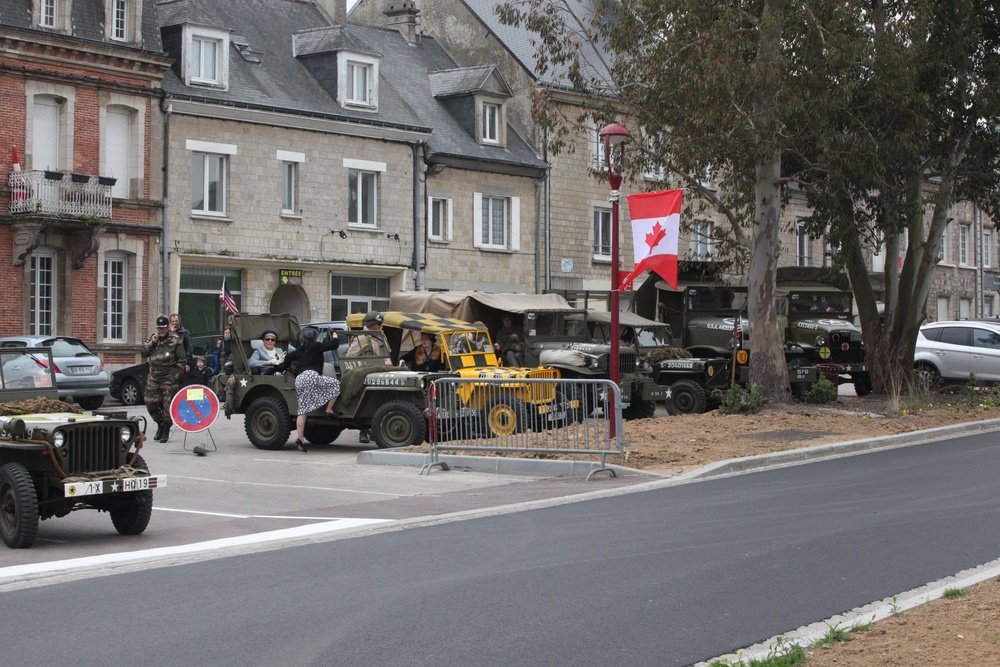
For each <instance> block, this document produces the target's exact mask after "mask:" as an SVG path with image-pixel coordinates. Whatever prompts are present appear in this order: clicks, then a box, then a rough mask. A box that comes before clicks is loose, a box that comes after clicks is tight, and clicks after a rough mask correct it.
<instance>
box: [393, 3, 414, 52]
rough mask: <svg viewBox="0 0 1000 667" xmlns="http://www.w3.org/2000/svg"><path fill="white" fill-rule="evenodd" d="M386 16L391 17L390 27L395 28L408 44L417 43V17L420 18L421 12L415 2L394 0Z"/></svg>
mask: <svg viewBox="0 0 1000 667" xmlns="http://www.w3.org/2000/svg"><path fill="white" fill-rule="evenodd" d="M385 15H386V16H388V17H389V27H393V26H395V27H396V29H397V30H399V32H400V33H401V34H402V35H403V37H405V38H406V41H407V42H409V43H410V44H413V43H414V42H416V41H417V17H418V16H420V10H419V9H417V3H416V2H415V1H414V0H393V1H392V2H390V3H389V8H388V9H386V10H385Z"/></svg>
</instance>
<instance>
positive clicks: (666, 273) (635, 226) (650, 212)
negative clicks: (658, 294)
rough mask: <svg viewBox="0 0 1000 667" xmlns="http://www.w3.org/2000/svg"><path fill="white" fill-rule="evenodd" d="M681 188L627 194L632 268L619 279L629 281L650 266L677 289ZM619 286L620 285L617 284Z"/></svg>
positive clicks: (651, 269)
mask: <svg viewBox="0 0 1000 667" xmlns="http://www.w3.org/2000/svg"><path fill="white" fill-rule="evenodd" d="M681 195H682V191H681V190H661V191H660V192H644V193H642V194H637V195H629V198H628V210H629V216H630V217H631V218H632V248H633V251H634V252H635V268H634V269H632V272H631V273H630V274H628V276H626V278H625V279H624V280H622V281H621V284H622V285H625V284H628V283H629V282H631V281H632V280H633V279H635V277H636V276H638V275H639V274H640V273H642V272H643V271H645V270H646V269H649V270H650V271H652V272H653V273H655V274H656V275H658V276H660V277H661V278H663V280H665V281H666V282H667V284H668V285H670V286H671V287H673V288H674V289H677V237H678V235H679V233H680V227H681ZM619 289H621V287H619Z"/></svg>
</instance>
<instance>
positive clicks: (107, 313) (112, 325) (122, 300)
mask: <svg viewBox="0 0 1000 667" xmlns="http://www.w3.org/2000/svg"><path fill="white" fill-rule="evenodd" d="M103 281H104V326H103V333H102V336H103V338H104V340H109V341H124V340H125V330H126V326H125V324H126V322H127V321H128V258H127V257H126V256H125V255H124V254H122V253H108V254H107V255H105V256H104V276H103Z"/></svg>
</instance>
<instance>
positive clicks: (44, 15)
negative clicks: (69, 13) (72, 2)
mask: <svg viewBox="0 0 1000 667" xmlns="http://www.w3.org/2000/svg"><path fill="white" fill-rule="evenodd" d="M56 11H57V0H41V2H39V3H38V25H40V26H42V27H43V28H55V27H56Z"/></svg>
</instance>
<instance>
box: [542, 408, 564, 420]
mask: <svg viewBox="0 0 1000 667" xmlns="http://www.w3.org/2000/svg"><path fill="white" fill-rule="evenodd" d="M546 419H548V420H549V421H550V422H557V421H562V420H564V419H566V411H565V410H556V411H555V412H550V413H549V414H548V416H547V417H546Z"/></svg>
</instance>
